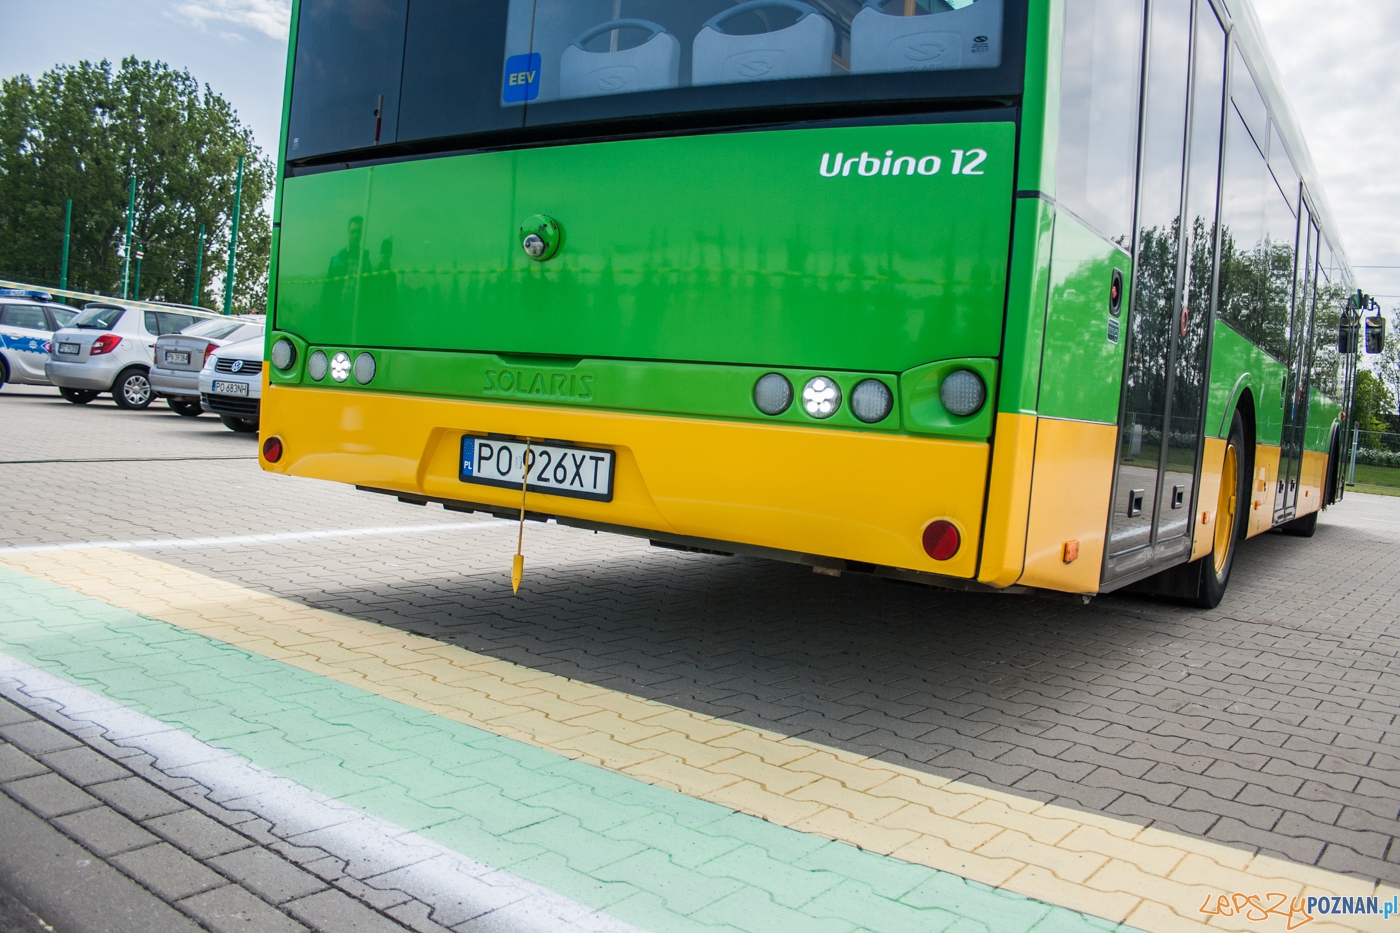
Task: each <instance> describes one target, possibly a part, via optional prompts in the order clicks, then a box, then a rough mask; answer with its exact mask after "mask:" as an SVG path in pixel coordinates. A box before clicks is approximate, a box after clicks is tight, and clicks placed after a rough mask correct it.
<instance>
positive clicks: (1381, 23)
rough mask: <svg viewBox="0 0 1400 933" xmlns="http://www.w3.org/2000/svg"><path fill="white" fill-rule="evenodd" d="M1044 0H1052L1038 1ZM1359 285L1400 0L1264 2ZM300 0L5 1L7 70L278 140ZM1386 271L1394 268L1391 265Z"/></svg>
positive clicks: (1379, 251)
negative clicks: (79, 83) (59, 79)
mask: <svg viewBox="0 0 1400 933" xmlns="http://www.w3.org/2000/svg"><path fill="white" fill-rule="evenodd" d="M1037 2H1042V0H1037ZM1254 4H1255V9H1256V10H1257V12H1258V14H1259V18H1260V19H1261V20H1262V21H1263V23H1264V29H1265V34H1266V37H1267V40H1268V43H1269V46H1270V49H1271V51H1272V52H1273V57H1274V60H1275V62H1276V63H1277V65H1278V67H1279V71H1280V73H1281V77H1282V81H1283V84H1284V87H1285V89H1286V91H1287V93H1288V95H1289V97H1290V98H1291V100H1292V104H1293V108H1294V111H1295V112H1296V113H1297V115H1298V118H1299V121H1300V123H1301V124H1302V127H1303V134H1304V136H1305V138H1306V139H1307V141H1308V145H1309V147H1310V149H1311V151H1312V158H1313V162H1314V164H1315V165H1316V166H1317V169H1318V172H1319V174H1320V176H1321V181H1322V187H1323V190H1324V192H1325V196H1326V198H1327V200H1328V201H1329V202H1330V204H1331V206H1332V209H1333V212H1334V214H1335V216H1336V218H1337V223H1338V226H1339V228H1340V230H1341V238H1342V244H1343V248H1344V249H1345V250H1346V252H1347V254H1348V256H1349V258H1350V259H1351V262H1352V265H1353V267H1354V269H1355V271H1356V277H1357V284H1358V285H1359V286H1360V287H1361V288H1362V289H1364V290H1365V291H1367V292H1370V293H1371V294H1374V295H1376V296H1377V297H1378V298H1379V299H1380V300H1381V301H1382V303H1383V304H1384V305H1385V306H1386V307H1397V306H1400V171H1396V170H1395V169H1394V168H1393V163H1394V162H1395V159H1396V154H1397V153H1400V81H1397V80H1396V79H1395V78H1394V76H1393V69H1394V66H1395V58H1396V55H1397V53H1398V52H1400V3H1395V2H1393V0H1329V2H1328V3H1325V4H1320V3H1318V2H1317V0H1254ZM290 6H291V3H290V0H44V2H35V0H0V23H2V24H3V25H4V30H5V41H4V42H3V43H0V77H9V76H11V75H15V74H20V73H25V74H29V75H37V74H39V73H41V72H43V71H45V70H47V69H49V68H51V67H53V66H54V65H55V64H58V63H71V62H76V61H78V60H80V59H83V58H87V59H92V60H96V59H101V58H103V57H106V58H109V59H111V60H113V61H114V62H115V61H118V60H120V59H121V58H122V57H123V56H125V55H136V56H138V57H141V58H155V59H160V60H162V61H165V62H167V63H169V64H171V65H173V66H174V67H176V68H187V69H189V71H190V73H191V74H193V75H194V76H195V78H197V79H198V80H199V81H200V82H202V83H207V84H209V85H210V86H211V87H212V88H213V89H214V90H215V91H217V92H218V93H220V94H222V95H223V96H224V97H225V98H226V99H227V100H228V101H229V102H230V103H231V104H232V105H233V106H234V108H235V109H236V110H237V111H238V114H239V117H240V118H241V119H242V120H243V121H244V122H245V123H246V124H248V125H249V126H251V127H252V128H253V132H254V135H255V137H256V139H257V141H258V143H259V145H261V146H262V148H263V150H264V151H266V152H269V153H270V152H273V151H275V150H276V148H277V142H278V140H277V137H278V128H279V121H280V116H281V108H282V86H283V74H284V71H285V68H286V42H287V22H288V16H289V10H290ZM1387 267H1389V268H1387Z"/></svg>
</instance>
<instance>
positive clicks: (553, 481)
mask: <svg viewBox="0 0 1400 933" xmlns="http://www.w3.org/2000/svg"><path fill="white" fill-rule="evenodd" d="M525 467H526V455H525V442H524V441H500V440H493V439H491V438H481V437H471V436H470V435H468V436H466V437H463V438H462V461H461V471H460V473H459V474H458V478H459V479H460V480H461V481H462V482H464V483H482V484H484V485H487V486H505V487H508V488H513V489H519V488H520V483H521V481H522V480H524V478H525ZM529 471H530V478H529V479H528V480H526V481H525V488H526V489H527V490H528V491H530V492H547V493H550V494H551V495H555V496H574V497H576V498H579V499H596V500H598V501H599V502H611V501H612V495H613V452H612V451H611V450H599V449H596V448H592V447H575V446H574V445H572V444H559V443H549V444H535V443H532V444H530V445H529Z"/></svg>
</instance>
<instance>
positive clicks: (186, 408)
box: [165, 398, 204, 418]
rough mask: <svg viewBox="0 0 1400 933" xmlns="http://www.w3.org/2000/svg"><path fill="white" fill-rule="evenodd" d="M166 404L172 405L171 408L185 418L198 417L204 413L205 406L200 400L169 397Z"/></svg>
mask: <svg viewBox="0 0 1400 933" xmlns="http://www.w3.org/2000/svg"><path fill="white" fill-rule="evenodd" d="M165 404H167V405H169V406H170V410H171V411H173V412H175V414H177V415H181V416H183V417H185V418H198V417H199V416H200V415H202V414H204V406H202V405H200V404H199V400H198V399H196V400H195V401H193V402H192V401H190V400H189V399H185V398H168V399H166V400H165Z"/></svg>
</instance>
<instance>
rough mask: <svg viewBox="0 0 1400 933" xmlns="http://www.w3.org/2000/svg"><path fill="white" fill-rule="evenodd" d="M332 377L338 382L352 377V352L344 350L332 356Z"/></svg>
mask: <svg viewBox="0 0 1400 933" xmlns="http://www.w3.org/2000/svg"><path fill="white" fill-rule="evenodd" d="M331 378H332V379H334V380H335V381H336V382H344V381H345V380H346V379H349V378H350V354H348V353H346V352H345V351H344V350H341V351H340V352H339V353H337V354H336V355H335V356H333V357H331Z"/></svg>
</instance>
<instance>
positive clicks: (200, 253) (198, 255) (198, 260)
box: [190, 224, 204, 307]
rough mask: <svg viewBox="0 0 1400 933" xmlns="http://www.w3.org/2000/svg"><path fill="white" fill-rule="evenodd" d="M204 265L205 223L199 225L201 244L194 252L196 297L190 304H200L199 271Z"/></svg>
mask: <svg viewBox="0 0 1400 933" xmlns="http://www.w3.org/2000/svg"><path fill="white" fill-rule="evenodd" d="M203 266H204V224H200V225H199V246H198V248H197V249H196V250H195V254H194V297H192V298H191V299H190V304H192V305H195V306H196V307H198V306H199V272H200V269H201V268H203Z"/></svg>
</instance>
